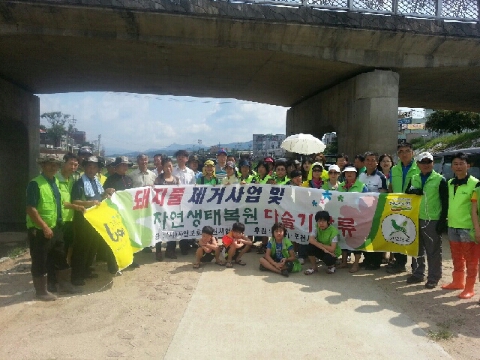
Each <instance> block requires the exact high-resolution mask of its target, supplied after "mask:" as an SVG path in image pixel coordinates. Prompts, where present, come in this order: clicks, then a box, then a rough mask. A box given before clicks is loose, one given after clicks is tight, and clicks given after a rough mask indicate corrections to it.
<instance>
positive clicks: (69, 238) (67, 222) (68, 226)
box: [49, 153, 85, 285]
mask: <svg viewBox="0 0 480 360" xmlns="http://www.w3.org/2000/svg"><path fill="white" fill-rule="evenodd" d="M63 161H64V162H63V164H62V168H61V169H60V171H59V172H58V173H57V175H56V178H57V179H58V183H59V190H60V193H61V195H62V200H63V202H64V204H65V205H67V204H70V203H71V193H72V188H73V184H74V182H75V181H76V179H74V178H73V174H74V173H75V171H77V168H78V157H77V156H76V155H74V154H72V153H67V154H65V156H64V157H63ZM76 207H78V208H79V209H81V210H82V211H83V210H84V209H85V208H84V207H83V206H79V205H76ZM73 214H74V210H73V209H70V208H67V207H65V206H64V208H63V212H62V219H63V242H64V245H65V252H66V254H67V262H68V263H70V258H71V256H72V244H73ZM49 285H51V284H49Z"/></svg>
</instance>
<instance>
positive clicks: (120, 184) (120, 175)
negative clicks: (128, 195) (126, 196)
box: [104, 156, 133, 191]
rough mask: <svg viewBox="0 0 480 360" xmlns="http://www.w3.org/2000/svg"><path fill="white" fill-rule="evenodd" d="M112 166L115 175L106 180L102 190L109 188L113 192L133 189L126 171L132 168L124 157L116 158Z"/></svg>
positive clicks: (131, 164) (131, 181)
mask: <svg viewBox="0 0 480 360" xmlns="http://www.w3.org/2000/svg"><path fill="white" fill-rule="evenodd" d="M112 165H113V166H114V167H115V174H113V175H111V176H109V177H108V178H107V180H106V181H105V184H104V188H105V189H109V188H111V189H114V191H121V190H126V189H131V188H132V187H133V180H132V178H131V177H130V176H128V175H127V171H128V168H129V167H132V166H133V163H132V162H131V161H129V160H128V157H126V156H118V157H117V158H116V159H115V162H114V163H113V164H112Z"/></svg>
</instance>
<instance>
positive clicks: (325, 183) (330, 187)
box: [322, 180, 340, 191]
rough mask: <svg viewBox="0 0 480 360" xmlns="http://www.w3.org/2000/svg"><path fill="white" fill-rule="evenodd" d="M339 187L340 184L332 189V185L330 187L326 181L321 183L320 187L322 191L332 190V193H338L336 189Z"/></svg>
mask: <svg viewBox="0 0 480 360" xmlns="http://www.w3.org/2000/svg"><path fill="white" fill-rule="evenodd" d="M339 187H340V184H338V186H337V188H336V189H334V188H333V187H332V185H330V181H328V180H326V181H324V182H323V185H322V189H323V190H334V191H338V188H339Z"/></svg>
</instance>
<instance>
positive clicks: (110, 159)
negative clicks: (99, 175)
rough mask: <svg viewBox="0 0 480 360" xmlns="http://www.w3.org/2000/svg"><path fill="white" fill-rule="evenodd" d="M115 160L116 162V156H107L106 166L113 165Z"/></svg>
mask: <svg viewBox="0 0 480 360" xmlns="http://www.w3.org/2000/svg"><path fill="white" fill-rule="evenodd" d="M114 162H115V158H113V157H107V158H105V165H106V166H112V165H113V163H114Z"/></svg>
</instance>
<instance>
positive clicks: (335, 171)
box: [322, 165, 340, 190]
mask: <svg viewBox="0 0 480 360" xmlns="http://www.w3.org/2000/svg"><path fill="white" fill-rule="evenodd" d="M339 176H340V168H339V167H338V165H330V167H329V168H328V180H327V181H324V183H323V185H322V189H323V190H338V186H339V185H340V182H339V181H338V178H339Z"/></svg>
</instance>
